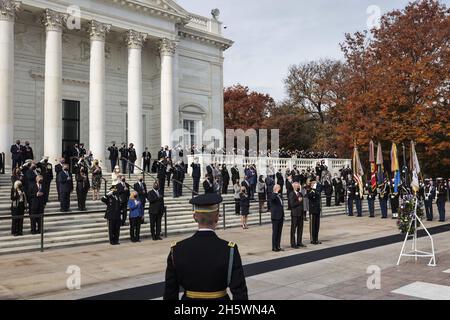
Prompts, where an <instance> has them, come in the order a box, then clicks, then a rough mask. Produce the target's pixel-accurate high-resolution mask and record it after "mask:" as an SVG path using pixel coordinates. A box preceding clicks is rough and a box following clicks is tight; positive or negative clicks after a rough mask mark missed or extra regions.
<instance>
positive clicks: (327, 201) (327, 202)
mask: <svg viewBox="0 0 450 320" xmlns="http://www.w3.org/2000/svg"><path fill="white" fill-rule="evenodd" d="M326 205H327V207H331V195H329V196H328V195H327V196H326Z"/></svg>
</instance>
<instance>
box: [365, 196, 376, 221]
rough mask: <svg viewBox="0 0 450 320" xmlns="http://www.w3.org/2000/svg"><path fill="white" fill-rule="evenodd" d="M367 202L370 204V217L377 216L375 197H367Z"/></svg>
mask: <svg viewBox="0 0 450 320" xmlns="http://www.w3.org/2000/svg"><path fill="white" fill-rule="evenodd" d="M367 203H368V205H369V215H370V217H375V199H374V198H369V199H367Z"/></svg>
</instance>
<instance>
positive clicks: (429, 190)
mask: <svg viewBox="0 0 450 320" xmlns="http://www.w3.org/2000/svg"><path fill="white" fill-rule="evenodd" d="M424 193H425V200H424V203H425V212H426V215H427V221H433V200H434V198H436V188H435V187H434V185H433V181H431V180H430V179H425V189H424Z"/></svg>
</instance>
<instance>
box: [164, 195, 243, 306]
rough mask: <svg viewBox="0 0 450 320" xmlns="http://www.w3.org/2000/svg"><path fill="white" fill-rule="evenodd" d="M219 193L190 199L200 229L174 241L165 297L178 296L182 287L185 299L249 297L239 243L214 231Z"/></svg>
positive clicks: (173, 297) (168, 264)
mask: <svg viewBox="0 0 450 320" xmlns="http://www.w3.org/2000/svg"><path fill="white" fill-rule="evenodd" d="M221 201H222V197H221V196H220V195H217V194H207V195H200V196H198V197H195V198H193V199H192V200H191V201H190V203H191V204H192V205H193V206H194V219H195V221H196V222H197V223H198V229H199V230H198V231H197V232H196V233H195V234H194V235H193V236H192V237H189V238H187V239H185V240H183V241H180V242H174V243H172V245H171V249H170V253H169V255H168V257H167V269H166V279H165V289H164V296H163V298H164V300H178V299H179V292H180V287H182V288H183V289H184V290H185V291H184V294H183V296H182V298H181V299H182V300H210V301H211V300H230V296H229V295H228V293H227V288H229V289H230V292H231V294H232V295H233V300H248V291H247V285H246V282H245V275H244V270H243V267H242V261H241V257H240V254H239V251H238V247H237V245H236V244H235V243H233V242H228V241H225V240H222V239H219V237H217V235H216V233H215V231H214V230H215V229H216V226H217V223H218V221H219V204H220V202H221Z"/></svg>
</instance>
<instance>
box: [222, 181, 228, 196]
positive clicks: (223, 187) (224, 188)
mask: <svg viewBox="0 0 450 320" xmlns="http://www.w3.org/2000/svg"><path fill="white" fill-rule="evenodd" d="M222 194H228V184H225V183H224V184H223V186H222Z"/></svg>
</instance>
